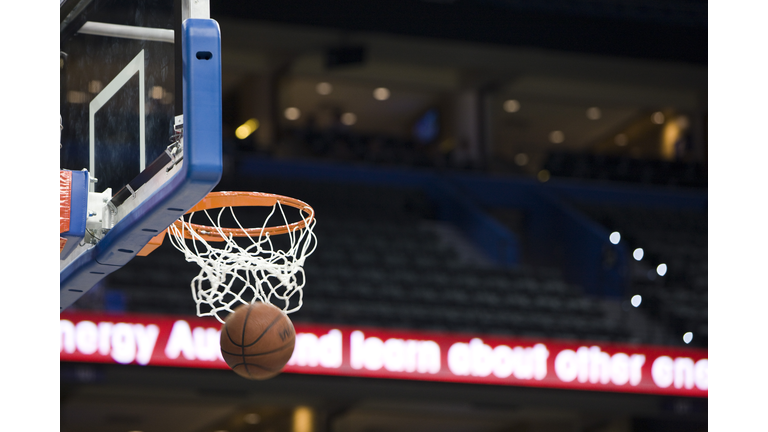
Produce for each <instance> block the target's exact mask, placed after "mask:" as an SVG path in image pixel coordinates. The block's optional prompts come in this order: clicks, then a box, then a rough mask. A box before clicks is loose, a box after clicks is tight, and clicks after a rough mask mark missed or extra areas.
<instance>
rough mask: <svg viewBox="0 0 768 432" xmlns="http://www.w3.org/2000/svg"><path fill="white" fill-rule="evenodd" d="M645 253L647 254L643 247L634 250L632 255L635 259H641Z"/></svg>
mask: <svg viewBox="0 0 768 432" xmlns="http://www.w3.org/2000/svg"><path fill="white" fill-rule="evenodd" d="M643 255H645V252H644V251H643V248H637V249H635V251H634V252H632V257H633V258H635V261H640V260H641V259H643Z"/></svg>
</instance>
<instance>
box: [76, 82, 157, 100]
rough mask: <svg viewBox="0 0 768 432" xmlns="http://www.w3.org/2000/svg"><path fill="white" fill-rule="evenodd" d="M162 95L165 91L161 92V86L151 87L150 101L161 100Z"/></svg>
mask: <svg viewBox="0 0 768 432" xmlns="http://www.w3.org/2000/svg"><path fill="white" fill-rule="evenodd" d="M92 82H93V81H92ZM91 93H96V92H93V91H92V92H91ZM164 94H165V90H163V88H162V87H161V86H153V87H152V94H151V97H152V99H154V100H160V99H162V98H163V95H164Z"/></svg>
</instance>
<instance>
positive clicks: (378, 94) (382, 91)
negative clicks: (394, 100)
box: [373, 87, 389, 101]
mask: <svg viewBox="0 0 768 432" xmlns="http://www.w3.org/2000/svg"><path fill="white" fill-rule="evenodd" d="M373 97H374V99H376V100H380V101H384V100H387V99H389V89H388V88H385V87H379V88H377V89H376V90H374V91H373Z"/></svg>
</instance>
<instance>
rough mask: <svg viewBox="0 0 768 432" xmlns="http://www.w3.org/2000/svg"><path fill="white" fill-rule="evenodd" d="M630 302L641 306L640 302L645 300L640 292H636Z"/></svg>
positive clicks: (635, 305)
mask: <svg viewBox="0 0 768 432" xmlns="http://www.w3.org/2000/svg"><path fill="white" fill-rule="evenodd" d="M629 302H630V303H632V306H634V307H638V306H640V303H642V302H643V296H641V295H640V294H635V295H633V296H632V300H630V301H629Z"/></svg>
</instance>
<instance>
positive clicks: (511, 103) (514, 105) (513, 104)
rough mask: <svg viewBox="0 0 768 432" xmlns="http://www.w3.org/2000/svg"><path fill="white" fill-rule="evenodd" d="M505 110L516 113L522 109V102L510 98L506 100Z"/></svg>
mask: <svg viewBox="0 0 768 432" xmlns="http://www.w3.org/2000/svg"><path fill="white" fill-rule="evenodd" d="M504 111H506V112H508V113H516V112H518V111H520V102H518V101H516V100H514V99H510V100H508V101H504Z"/></svg>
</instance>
